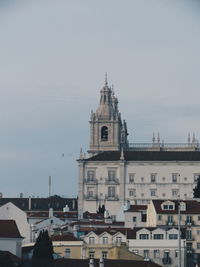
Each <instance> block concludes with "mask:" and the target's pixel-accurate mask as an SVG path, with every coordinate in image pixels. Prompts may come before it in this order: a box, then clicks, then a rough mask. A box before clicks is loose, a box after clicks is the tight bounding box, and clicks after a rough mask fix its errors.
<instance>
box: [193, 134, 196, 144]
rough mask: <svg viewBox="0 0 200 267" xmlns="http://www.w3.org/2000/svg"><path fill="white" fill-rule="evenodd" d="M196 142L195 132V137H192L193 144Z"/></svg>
mask: <svg viewBox="0 0 200 267" xmlns="http://www.w3.org/2000/svg"><path fill="white" fill-rule="evenodd" d="M195 141H196V138H195V133H194V132H193V136H192V143H193V144H194V143H195Z"/></svg>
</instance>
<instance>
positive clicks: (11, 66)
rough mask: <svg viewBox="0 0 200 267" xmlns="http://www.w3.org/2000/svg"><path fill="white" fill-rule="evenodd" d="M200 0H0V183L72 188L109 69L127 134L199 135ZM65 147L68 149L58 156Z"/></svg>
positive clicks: (30, 191)
mask: <svg viewBox="0 0 200 267" xmlns="http://www.w3.org/2000/svg"><path fill="white" fill-rule="evenodd" d="M199 12H200V4H199V1H198V0H196V1H192V0H190V1H187V0H179V1H178V0H124V1H122V0H101V1H97V0H84V1H83V0H0V192H3V194H4V196H5V197H6V196H7V197H8V196H13V197H16V196H19V194H20V192H23V193H24V196H29V195H34V196H47V195H48V177H49V175H51V176H52V185H53V188H52V193H53V194H58V195H64V196H68V197H72V196H76V195H77V163H76V159H77V158H78V156H79V150H80V147H83V149H84V150H85V151H86V150H87V148H88V143H89V123H88V120H89V116H90V111H91V109H93V110H95V109H96V108H97V105H98V103H99V90H100V89H101V87H102V86H103V83H104V74H105V72H107V73H108V81H109V84H110V85H111V84H114V87H115V93H116V96H117V97H118V99H119V109H120V111H121V113H122V118H123V119H126V121H127V124H128V130H129V141H130V142H151V139H152V133H153V131H155V132H158V131H159V132H160V136H161V139H164V141H165V142H186V140H187V135H188V132H191V133H193V132H195V133H196V137H197V138H199V139H200V104H199V103H200V53H199V51H200V17H199ZM62 153H64V157H63V156H62Z"/></svg>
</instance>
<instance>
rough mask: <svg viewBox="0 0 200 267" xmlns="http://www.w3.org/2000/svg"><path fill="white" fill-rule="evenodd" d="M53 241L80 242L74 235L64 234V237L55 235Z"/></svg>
mask: <svg viewBox="0 0 200 267" xmlns="http://www.w3.org/2000/svg"><path fill="white" fill-rule="evenodd" d="M51 240H52V241H79V240H78V239H77V238H76V237H75V236H73V235H72V234H64V235H54V236H52V237H51Z"/></svg>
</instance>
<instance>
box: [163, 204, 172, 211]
mask: <svg viewBox="0 0 200 267" xmlns="http://www.w3.org/2000/svg"><path fill="white" fill-rule="evenodd" d="M163 209H164V210H173V209H174V205H171V204H169V205H163Z"/></svg>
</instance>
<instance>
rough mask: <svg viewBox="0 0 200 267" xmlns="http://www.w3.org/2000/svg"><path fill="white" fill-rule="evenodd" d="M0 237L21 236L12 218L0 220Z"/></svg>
mask: <svg viewBox="0 0 200 267" xmlns="http://www.w3.org/2000/svg"><path fill="white" fill-rule="evenodd" d="M0 238H23V237H22V236H21V235H20V232H19V229H18V227H17V224H16V222H15V221H14V220H0Z"/></svg>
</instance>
